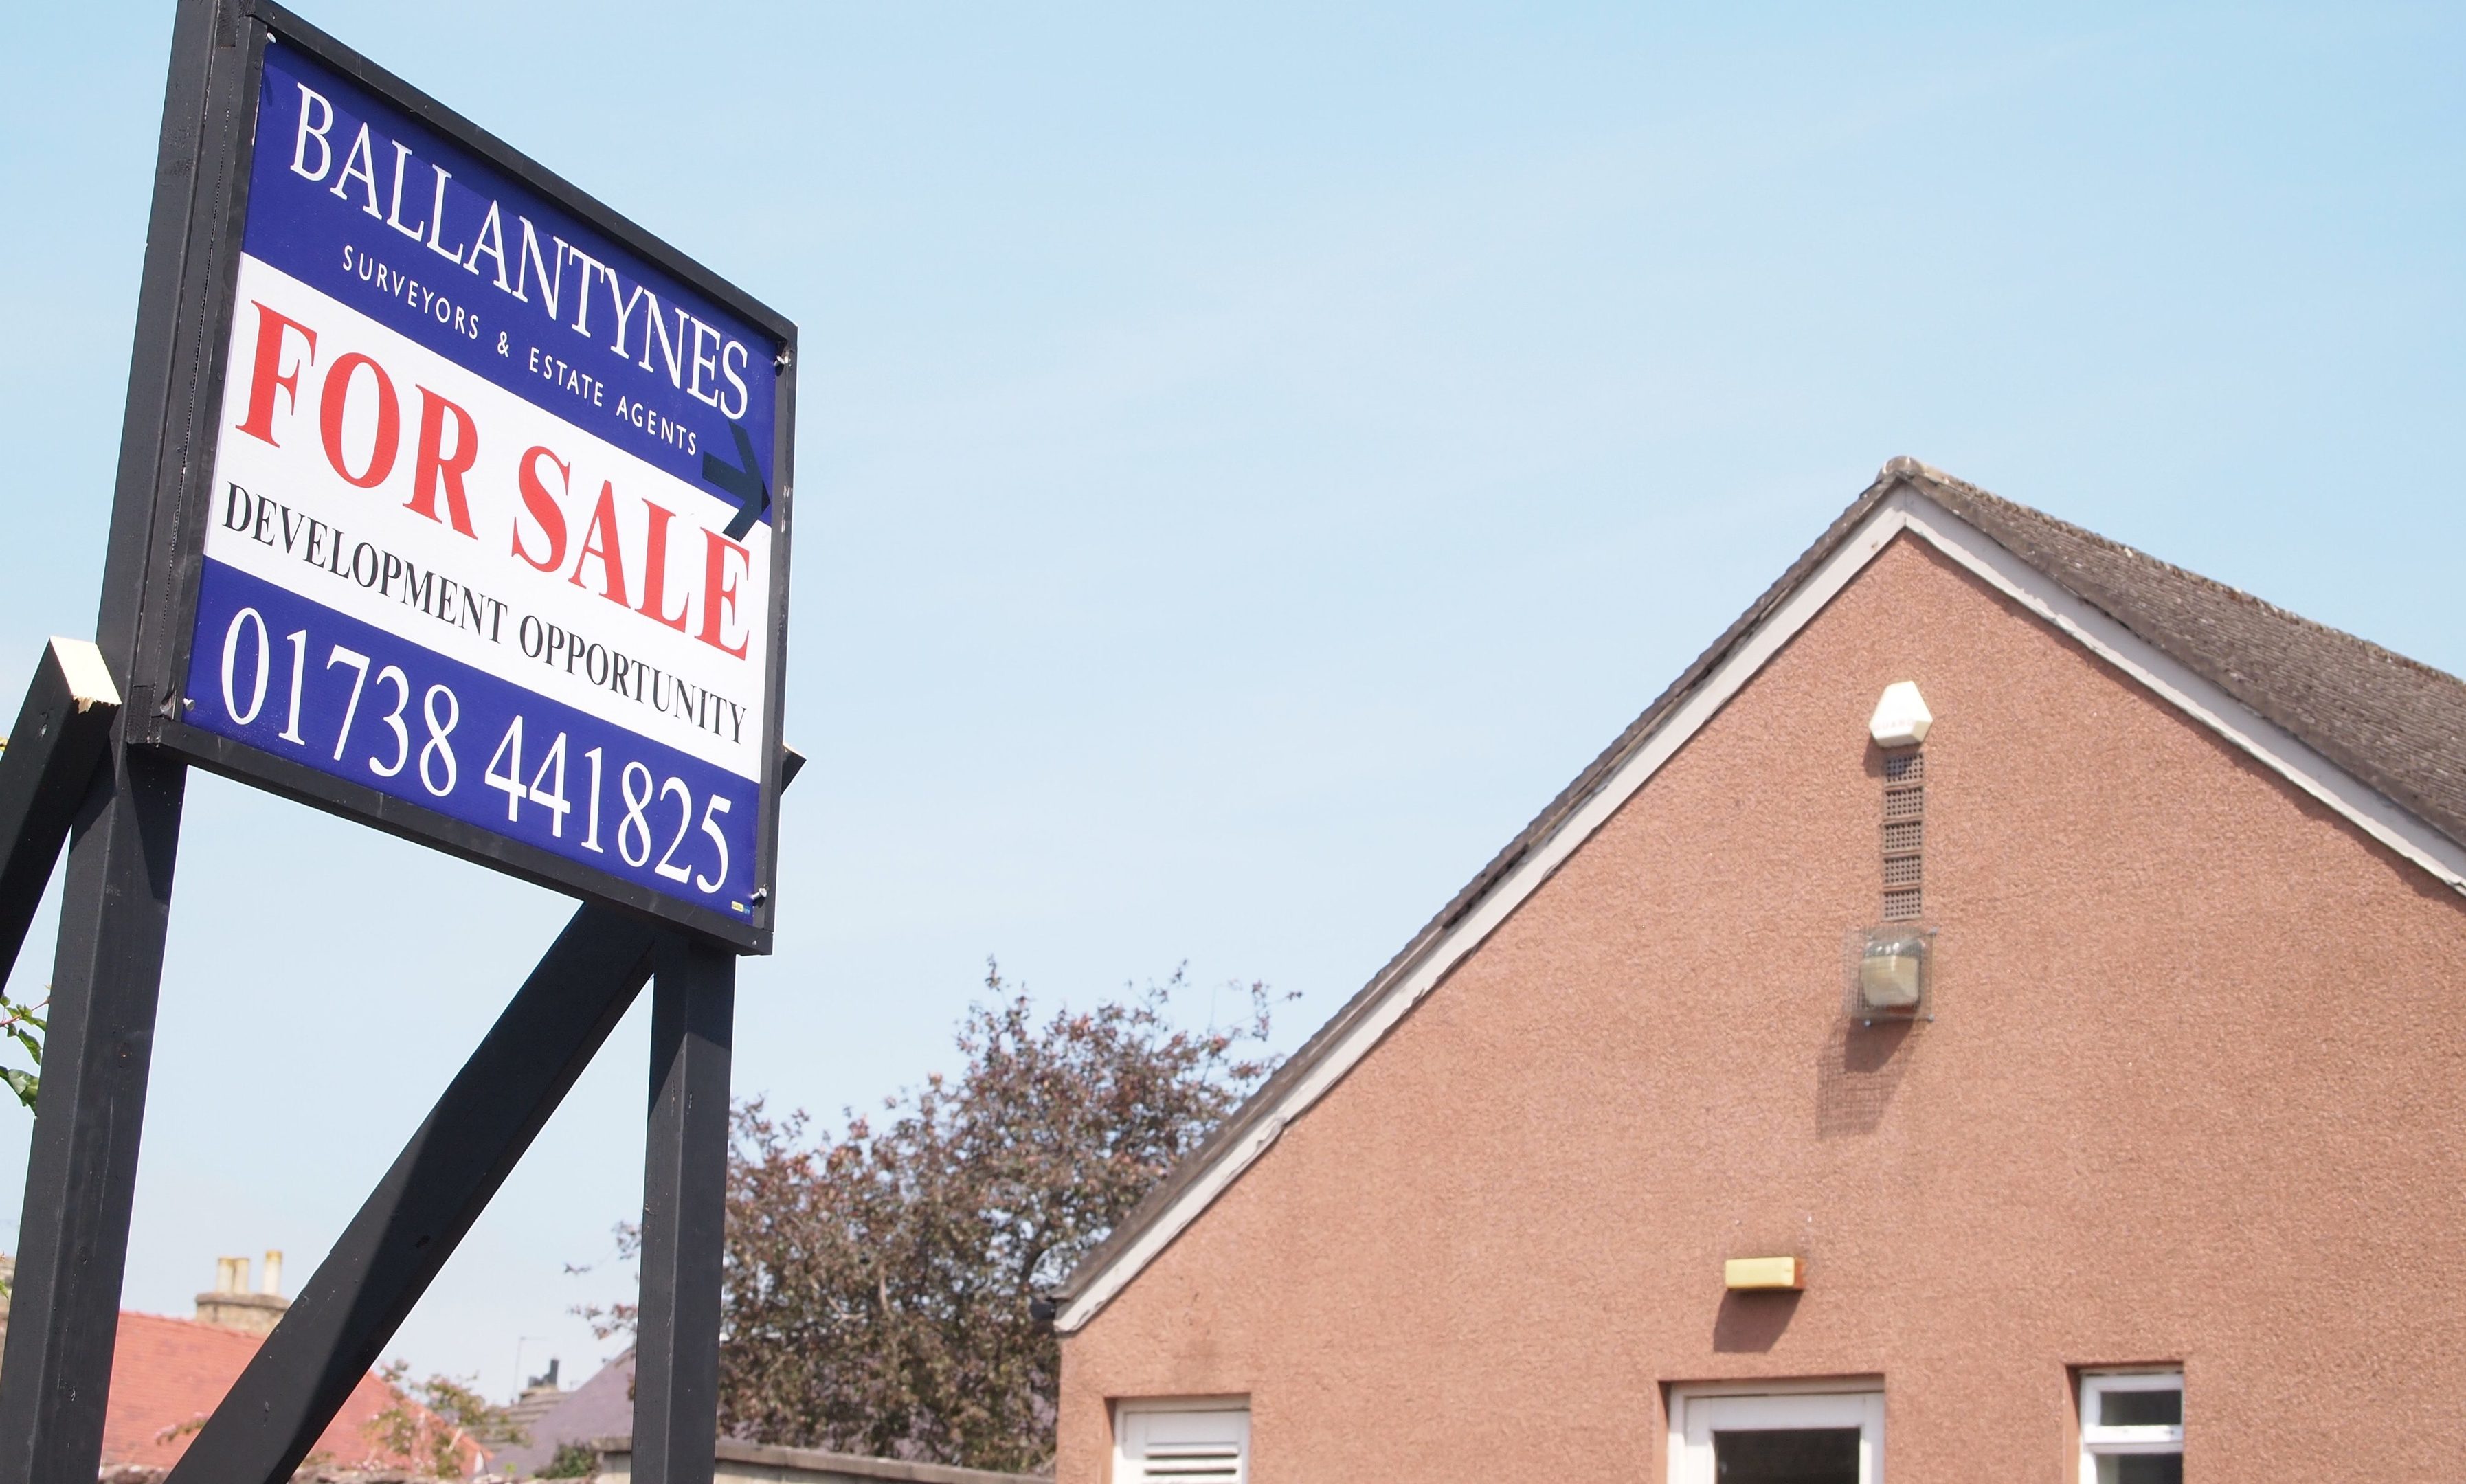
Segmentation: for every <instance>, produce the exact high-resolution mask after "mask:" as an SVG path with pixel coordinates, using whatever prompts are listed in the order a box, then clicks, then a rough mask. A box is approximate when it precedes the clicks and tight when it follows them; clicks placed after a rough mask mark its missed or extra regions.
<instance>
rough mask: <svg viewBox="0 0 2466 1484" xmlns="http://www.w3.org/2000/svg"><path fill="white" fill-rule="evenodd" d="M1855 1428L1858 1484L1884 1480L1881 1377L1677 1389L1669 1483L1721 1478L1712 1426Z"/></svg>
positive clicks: (1700, 1483) (1710, 1483) (1704, 1483)
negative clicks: (1876, 1379)
mask: <svg viewBox="0 0 2466 1484" xmlns="http://www.w3.org/2000/svg"><path fill="white" fill-rule="evenodd" d="M1715 1428H1719V1429H1720V1430H1722V1431H1725V1432H1730V1431H1738V1432H1752V1431H1757V1430H1761V1429H1779V1428H1857V1429H1858V1484H1884V1383H1882V1382H1880V1381H1872V1380H1870V1381H1802V1382H1791V1381H1779V1382H1774V1381H1766V1382H1730V1383H1710V1384H1702V1385H1689V1386H1672V1387H1671V1388H1670V1484H1715V1475H1714V1472H1713V1470H1714V1464H1715V1460H1714V1457H1713V1432H1714V1429H1715Z"/></svg>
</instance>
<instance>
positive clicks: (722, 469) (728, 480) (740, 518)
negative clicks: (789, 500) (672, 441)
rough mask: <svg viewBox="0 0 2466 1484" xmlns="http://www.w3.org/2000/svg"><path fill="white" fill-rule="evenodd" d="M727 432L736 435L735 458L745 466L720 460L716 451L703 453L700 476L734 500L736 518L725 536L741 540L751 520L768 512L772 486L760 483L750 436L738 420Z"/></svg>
mask: <svg viewBox="0 0 2466 1484" xmlns="http://www.w3.org/2000/svg"><path fill="white" fill-rule="evenodd" d="M728 431H729V432H730V433H733V434H735V435H736V457H737V460H738V461H739V462H741V463H742V464H743V465H744V467H743V468H739V467H737V466H736V465H735V464H729V463H722V462H721V461H720V458H719V455H717V454H705V455H703V456H702V477H703V478H704V479H705V480H706V481H708V482H709V483H713V484H716V485H717V486H719V488H720V490H721V492H722V493H724V494H726V495H728V496H729V498H731V499H733V500H734V501H735V502H736V519H734V520H732V521H729V523H728V539H729V540H730V541H742V540H744V539H745V533H746V532H747V531H749V530H751V529H752V528H753V523H754V522H755V521H758V520H760V519H761V518H762V517H763V516H765V515H767V514H769V513H770V511H771V486H770V485H769V484H767V483H764V482H763V479H762V464H761V462H760V461H758V460H756V459H755V458H754V457H753V435H751V434H750V433H748V432H746V431H745V424H743V423H741V422H731V423H729V425H728Z"/></svg>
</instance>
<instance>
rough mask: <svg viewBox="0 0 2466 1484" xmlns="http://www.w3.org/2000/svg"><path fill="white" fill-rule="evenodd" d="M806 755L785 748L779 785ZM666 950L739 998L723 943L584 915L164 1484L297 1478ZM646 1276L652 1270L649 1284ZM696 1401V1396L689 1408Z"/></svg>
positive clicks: (668, 959) (723, 1093)
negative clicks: (310, 1453) (695, 940)
mask: <svg viewBox="0 0 2466 1484" xmlns="http://www.w3.org/2000/svg"><path fill="white" fill-rule="evenodd" d="M804 761H805V759H804V758H803V757H802V756H801V755H799V754H798V753H796V752H795V751H794V750H793V749H791V750H790V751H789V753H788V757H787V762H786V765H785V766H784V767H783V768H782V769H781V770H780V779H781V782H780V786H781V788H782V789H785V788H786V786H787V784H788V783H789V782H790V781H792V780H794V778H795V777H796V773H797V772H798V770H799V769H801V768H802V767H803V765H804ZM655 951H656V954H655ZM655 956H656V957H657V959H658V961H659V963H660V965H661V977H662V994H663V995H664V994H666V993H667V990H666V985H667V984H668V982H669V981H671V980H675V981H677V982H679V983H680V984H681V985H682V984H684V983H687V982H690V983H693V984H697V985H701V984H706V983H708V982H710V981H711V980H712V979H713V978H714V977H717V978H718V980H719V982H720V984H721V986H722V987H721V989H720V990H719V991H717V992H718V993H721V994H723V995H725V996H726V997H727V998H728V1000H729V1002H732V997H733V987H734V984H735V970H736V960H735V956H733V955H732V954H731V953H729V951H728V950H725V949H717V948H710V947H707V946H705V945H701V944H697V943H691V942H690V941H689V940H688V939H686V938H685V937H684V935H683V934H680V933H675V932H673V931H670V930H665V929H661V928H656V927H653V926H652V925H651V924H650V923H649V922H648V921H646V920H644V919H641V918H637V917H633V916H629V915H627V914H625V913H623V912H620V911H616V910H615V909H613V908H606V907H598V906H589V905H586V906H584V907H583V908H581V909H580V910H578V911H575V912H574V914H573V917H572V921H570V922H568V923H567V924H566V928H565V931H564V932H563V933H558V934H557V938H556V941H555V942H554V943H552V944H550V945H549V950H548V953H547V954H546V955H544V956H542V957H541V959H540V962H539V967H537V968H536V969H533V970H532V971H531V975H530V978H527V979H526V980H524V981H523V987H522V988H521V989H520V990H519V991H517V992H516V993H515V995H514V998H513V1000H512V1001H511V1002H510V1003H508V1004H507V1005H506V1006H505V1010H504V1014H503V1015H501V1016H499V1017H498V1018H497V1023H496V1024H495V1025H493V1026H491V1027H489V1030H488V1034H487V1035H486V1036H485V1037H484V1038H483V1039H482V1041H481V1043H480V1046H479V1049H478V1050H476V1051H474V1052H472V1053H471V1059H470V1060H469V1061H468V1062H465V1063H464V1064H463V1066H462V1070H461V1071H460V1073H458V1074H457V1075H456V1076H455V1078H454V1080H453V1081H452V1082H451V1083H449V1084H447V1085H446V1089H445V1091H444V1093H443V1095H441V1096H439V1097H438V1098H437V1106H436V1107H435V1108H434V1109H432V1110H431V1111H430V1113H429V1114H428V1117H427V1119H426V1120H425V1121H423V1122H422V1123H421V1124H420V1126H419V1132H417V1133H416V1134H414V1135H412V1136H411V1142H410V1143H408V1144H406V1145H405V1146H403V1151H402V1153H401V1154H400V1155H399V1156H397V1157H396V1158H395V1159H394V1162H393V1167H392V1169H390V1170H388V1171H387V1172H386V1177H385V1179H384V1180H382V1181H380V1182H379V1183H378V1185H377V1188H376V1189H375V1191H374V1192H372V1193H371V1194H370V1196H369V1199H368V1200H367V1201H366V1202H365V1203H362V1204H361V1206H360V1211H359V1214H358V1215H357V1216H354V1217H353V1218H352V1219H351V1224H350V1225H349V1226H347V1227H346V1228H345V1229H344V1232H343V1235H342V1237H341V1239H340V1240H338V1241H337V1242H335V1244H334V1248H333V1250H332V1251H331V1252H328V1253H327V1254H326V1256H325V1261H324V1262H323V1263H321V1264H319V1265H318V1268H317V1271H316V1274H315V1275H314V1276H313V1277H311V1278H310V1279H309V1280H308V1282H307V1285H306V1286H305V1287H304V1288H303V1289H302V1290H301V1293H300V1296H299V1297H297V1298H295V1299H293V1300H292V1303H291V1307H290V1309H289V1310H288V1311H287V1312H285V1313H284V1315H283V1316H282V1321H281V1322H280V1324H278V1325H276V1326H275V1329H274V1333H273V1334H271V1335H269V1336H267V1337H266V1338H265V1343H264V1344H263V1345H262V1346H261V1347H259V1348H258V1352H257V1356H256V1358H255V1359H254V1360H250V1361H249V1364H248V1369H246V1370H245V1371H242V1372H241V1373H240V1378H239V1380H238V1381H237V1382H235V1383H233V1385H232V1389H231V1392H230V1394H229V1395H227V1396H225V1397H224V1398H223V1400H222V1404H221V1405H218V1406H216V1407H215V1408H214V1413H213V1416H212V1417H210V1418H208V1419H207V1420H206V1425H205V1428H203V1429H202V1430H200V1431H199V1432H198V1434H197V1438H196V1441H195V1442H193V1443H191V1444H190V1445H189V1450H188V1451H187V1452H186V1453H184V1454H182V1455H181V1458H180V1461H179V1463H178V1464H176V1465H174V1466H173V1468H172V1470H171V1473H170V1475H169V1477H168V1478H167V1479H166V1480H165V1481H164V1484H262V1481H265V1480H279V1479H287V1478H289V1477H290V1476H291V1473H292V1471H293V1470H295V1469H297V1468H299V1467H300V1461H301V1460H302V1459H303V1458H305V1457H306V1456H307V1455H308V1450H309V1449H311V1448H312V1447H314V1446H315V1445H316V1442H317V1438H318V1436H319V1435H320V1434H322V1433H323V1432H324V1431H325V1428H326V1425H327V1424H329V1423H331V1422H332V1421H333V1420H334V1414H335V1413H336V1412H338V1411H340V1410H342V1406H343V1403H344V1402H345V1401H346V1400H347V1399H348V1398H349V1396H350V1394H351V1388H352V1387H353V1386H355V1385H357V1384H359V1382H360V1379H361V1378H362V1377H364V1376H366V1375H367V1374H368V1372H369V1368H370V1366H372V1365H374V1364H375V1363H376V1360H377V1357H378V1355H379V1354H380V1353H381V1352H383V1350H384V1349H385V1346H386V1343H387V1342H388V1341H389V1340H391V1339H392V1338H393V1334H394V1331H395V1330H397V1329H399V1328H400V1327H401V1325H402V1321H403V1320H404V1319H405V1318H407V1317H408V1316H409V1315H410V1314H411V1310H412V1306H413V1305H415V1304H416V1303H417V1302H418V1301H419V1298H420V1295H421V1294H423V1293H427V1292H428V1286H429V1284H431V1283H433V1282H435V1281H436V1278H437V1273H438V1272H440V1271H442V1270H444V1267H445V1261H446V1259H447V1258H449V1257H451V1256H453V1255H454V1249H455V1248H457V1247H459V1246H460V1244H461V1241H462V1238H463V1237H464V1236H465V1235H467V1234H468V1233H469V1232H470V1230H471V1226H472V1225H473V1224H474V1223H475V1222H477V1221H478V1220H479V1219H480V1213H481V1212H482V1210H484V1209H485V1208H486V1207H487V1204H488V1202H489V1201H490V1200H491V1199H492V1198H493V1197H494V1196H495V1195H496V1193H497V1189H498V1187H499V1186H501V1185H503V1184H504V1182H505V1177H506V1176H508V1175H510V1174H512V1173H513V1168H514V1165H515V1163H516V1162H517V1161H519V1160H520V1159H521V1158H522V1157H523V1153H524V1151H526V1150H527V1149H529V1148H530V1145H531V1140H532V1139H534V1138H536V1137H537V1136H538V1135H539V1131H540V1130H541V1129H542V1128H543V1127H545V1126H546V1125H547V1123H548V1120H549V1115H550V1114H551V1113H555V1112H556V1109H557V1105H558V1104H559V1103H561V1102H563V1101H564V1100H565V1094H566V1093H567V1092H568V1091H571V1090H572V1087H573V1084H574V1082H575V1081H576V1080H577V1079H578V1078H580V1077H581V1075H582V1071H583V1068H586V1067H588V1066H590V1065H591V1059H592V1058H593V1057H594V1055H596V1054H597V1053H598V1050H599V1047H600V1046H602V1045H603V1044H604V1043H605V1042H606V1041H607V1040H608V1037H609V1035H610V1033H611V1032H613V1031H614V1030H615V1029H616V1028H617V1022H618V1021H620V1020H622V1019H624V1017H625V1012H626V1010H627V1009H629V1008H631V1007H632V1005H633V1003H634V999H635V997H636V996H637V995H639V994H640V993H641V989H642V985H643V984H644V983H645V982H647V981H648V980H649V978H651V973H652V968H653V963H654V959H655ZM671 963H674V964H676V965H678V967H677V968H673V969H672V968H670V967H668V965H669V964H671ZM687 966H690V968H689V970H688V967H687ZM681 976H682V978H681ZM712 993H713V991H711V990H709V989H705V990H704V991H703V992H702V994H701V995H700V996H699V997H698V1001H697V1002H700V1003H708V1002H709V997H710V995H711V994H712ZM706 1013H707V1012H706ZM722 1013H723V1014H724V1013H725V1009H724V1007H723V1009H722ZM662 1023H665V1022H664V1020H663V1021H662ZM722 1035H723V1036H724V1035H725V1030H724V1029H723V1031H722ZM653 1039H654V1042H655V1063H656V1061H657V1047H658V1046H664V1045H667V1044H668V1041H671V1040H674V1039H675V1037H673V1036H671V1037H668V1038H665V1039H662V1038H661V1036H660V1035H657V1034H655V1035H654V1038H653ZM719 1056H720V1060H719V1064H718V1066H719V1071H718V1079H719V1080H718V1084H717V1085H718V1088H719V1093H718V1097H719V1108H718V1116H719V1120H720V1123H719V1127H720V1131H721V1139H720V1142H719V1145H718V1146H717V1151H716V1158H717V1160H718V1165H717V1169H718V1172H719V1173H718V1175H717V1176H716V1177H712V1176H710V1175H708V1174H707V1172H704V1173H703V1174H702V1177H701V1178H703V1179H705V1180H709V1179H714V1178H715V1179H718V1180H724V1179H725V1173H726V1160H727V1153H728V1151H727V1142H726V1125H727V1116H728V1106H727V1104H728V1094H727V1052H726V1049H725V1046H723V1047H722V1048H721V1050H720V1053H719ZM697 1065H702V1064H697ZM656 1075H657V1074H656V1072H655V1076H656ZM706 1080H707V1079H706ZM697 1086H700V1084H697ZM654 1127H655V1130H656V1128H657V1127H658V1124H657V1119H656V1115H655V1118H654ZM707 1142H708V1141H707V1139H705V1140H704V1143H705V1144H706V1143H707ZM696 1147H697V1149H700V1148H701V1147H702V1146H701V1145H697V1146H696ZM703 1204H708V1203H707V1202H705V1203H703ZM698 1208H699V1207H698ZM714 1240H715V1239H714ZM706 1245H708V1244H706ZM696 1250H697V1251H699V1250H700V1248H696ZM712 1250H713V1251H714V1253H715V1251H716V1248H715V1245H713V1246H712ZM696 1280H697V1282H700V1281H701V1275H700V1274H699V1272H697V1274H696ZM649 1281H650V1280H649V1279H648V1277H647V1264H646V1277H645V1286H646V1288H647V1287H648V1286H649ZM706 1286H707V1287H708V1288H709V1289H710V1294H709V1300H708V1305H707V1307H708V1308H709V1311H710V1312H709V1315H708V1316H707V1318H706V1319H705V1318H703V1317H702V1316H701V1313H700V1310H699V1309H697V1310H696V1311H695V1319H696V1322H697V1323H701V1324H705V1325H706V1326H707V1327H708V1328H709V1330H710V1335H709V1348H710V1350H711V1352H712V1356H711V1363H712V1366H713V1367H714V1368H715V1366H716V1364H717V1359H718V1357H717V1347H718V1333H719V1332H718V1328H717V1317H718V1311H717V1304H718V1270H717V1268H716V1266H715V1265H713V1266H712V1267H711V1270H710V1272H709V1274H708V1277H707V1282H706ZM697 1292H698V1291H697ZM712 1396H713V1401H712V1405H713V1406H714V1407H715V1406H716V1396H715V1393H713V1394H712ZM700 1397H701V1393H700V1392H697V1393H696V1395H695V1402H694V1405H700Z"/></svg>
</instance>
